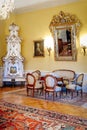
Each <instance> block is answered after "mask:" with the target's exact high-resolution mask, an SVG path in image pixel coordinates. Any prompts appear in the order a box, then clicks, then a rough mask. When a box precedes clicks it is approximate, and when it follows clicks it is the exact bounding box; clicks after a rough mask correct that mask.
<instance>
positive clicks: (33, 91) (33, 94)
mask: <svg viewBox="0 0 87 130" xmlns="http://www.w3.org/2000/svg"><path fill="white" fill-rule="evenodd" d="M32 96H33V97H34V89H33V94H32Z"/></svg>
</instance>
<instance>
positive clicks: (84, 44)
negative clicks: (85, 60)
mask: <svg viewBox="0 0 87 130" xmlns="http://www.w3.org/2000/svg"><path fill="white" fill-rule="evenodd" d="M80 45H81V48H82V51H83V54H84V56H85V55H86V49H87V35H84V36H83V37H81V39H80Z"/></svg>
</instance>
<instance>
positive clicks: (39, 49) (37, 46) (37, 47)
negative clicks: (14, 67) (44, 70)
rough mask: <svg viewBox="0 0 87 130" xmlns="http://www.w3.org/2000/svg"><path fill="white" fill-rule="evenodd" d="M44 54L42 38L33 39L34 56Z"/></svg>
mask: <svg viewBox="0 0 87 130" xmlns="http://www.w3.org/2000/svg"><path fill="white" fill-rule="evenodd" d="M38 56H41V57H43V56H44V40H36V41H34V57H38Z"/></svg>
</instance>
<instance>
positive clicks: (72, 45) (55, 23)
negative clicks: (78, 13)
mask: <svg viewBox="0 0 87 130" xmlns="http://www.w3.org/2000/svg"><path fill="white" fill-rule="evenodd" d="M49 27H50V31H51V33H52V35H53V38H54V49H55V50H54V53H55V60H62V61H65V60H69V61H76V34H77V31H78V29H79V27H80V22H79V20H78V19H77V18H76V17H75V16H74V15H70V14H68V13H66V14H65V13H64V12H62V11H61V12H60V13H59V15H55V16H53V19H52V21H51V23H50V26H49Z"/></svg>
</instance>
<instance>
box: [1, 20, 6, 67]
mask: <svg viewBox="0 0 87 130" xmlns="http://www.w3.org/2000/svg"><path fill="white" fill-rule="evenodd" d="M5 52H6V45H5V22H4V21H3V20H1V21H0V66H2V57H3V55H4V54H5Z"/></svg>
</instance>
